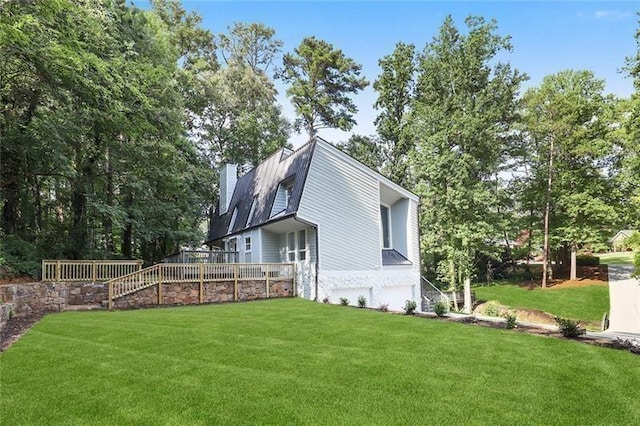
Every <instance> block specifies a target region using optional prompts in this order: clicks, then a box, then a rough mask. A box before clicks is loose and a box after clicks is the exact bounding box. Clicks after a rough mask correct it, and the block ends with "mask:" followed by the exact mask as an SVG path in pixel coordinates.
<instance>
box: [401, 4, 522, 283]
mask: <svg viewBox="0 0 640 426" xmlns="http://www.w3.org/2000/svg"><path fill="white" fill-rule="evenodd" d="M466 25H467V31H466V33H462V32H461V31H459V30H458V29H457V28H456V27H455V25H454V22H453V20H452V18H451V17H450V16H449V17H447V18H446V19H445V21H444V23H443V24H442V26H441V27H440V30H439V33H438V35H437V36H436V37H435V38H434V39H433V41H432V42H430V43H428V44H427V45H426V47H425V49H424V51H423V53H422V54H421V55H419V56H418V65H417V83H416V90H415V91H416V94H415V99H414V102H413V103H412V107H411V111H410V114H409V118H408V120H409V123H408V124H407V127H406V130H405V131H406V132H407V137H408V138H410V139H412V140H414V141H415V150H414V151H412V152H411V167H412V171H413V173H414V174H415V180H416V182H417V184H416V187H415V191H416V192H417V193H418V194H419V195H420V196H421V198H422V199H423V200H429V201H428V202H426V203H422V204H421V207H422V208H421V215H420V223H421V225H422V229H421V234H422V237H421V249H422V253H423V256H422V257H423V259H425V260H426V261H427V263H428V265H427V266H428V267H429V268H430V269H431V268H433V269H435V270H437V272H438V275H439V278H441V279H442V280H444V281H446V282H448V283H449V284H450V286H452V287H455V286H457V285H460V284H461V283H463V282H465V281H468V280H469V279H470V278H471V275H472V271H473V260H474V258H475V254H476V252H482V253H486V254H488V255H495V250H494V247H493V244H491V243H490V242H491V241H492V240H493V239H494V238H495V236H496V235H500V234H501V231H502V229H501V225H502V224H501V217H502V215H501V214H500V209H499V208H498V206H499V204H500V199H499V197H498V195H499V194H498V192H497V191H496V187H497V186H499V182H497V181H496V179H497V175H498V172H499V170H500V165H501V163H502V160H503V158H502V157H503V155H504V153H505V152H506V149H505V147H506V144H507V143H508V142H509V140H510V138H509V137H508V135H509V133H510V131H511V130H512V128H513V124H514V120H515V119H516V111H517V101H516V95H517V92H518V89H519V87H520V83H521V82H522V81H524V80H525V79H526V76H524V75H523V74H521V73H519V72H518V71H515V70H512V69H511V67H510V66H509V65H508V64H504V63H501V62H497V61H496V56H497V55H498V53H499V52H509V51H510V50H511V44H510V42H509V37H502V36H499V35H497V34H496V28H497V25H496V23H495V22H494V21H490V22H486V21H485V20H484V19H483V18H480V17H469V18H467V19H466Z"/></svg>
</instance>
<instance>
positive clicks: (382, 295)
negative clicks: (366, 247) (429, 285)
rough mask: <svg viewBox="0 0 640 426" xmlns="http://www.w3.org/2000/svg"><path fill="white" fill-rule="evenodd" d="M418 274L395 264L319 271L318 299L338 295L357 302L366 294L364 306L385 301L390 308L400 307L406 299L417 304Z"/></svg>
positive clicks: (333, 300)
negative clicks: (386, 266) (375, 267)
mask: <svg viewBox="0 0 640 426" xmlns="http://www.w3.org/2000/svg"><path fill="white" fill-rule="evenodd" d="M419 284H420V276H419V272H418V271H417V270H416V269H414V268H407V267H395V268H394V269H391V270H386V269H385V270H384V271H349V272H345V271H330V272H320V274H319V275H318V300H322V299H324V298H325V297H328V298H329V301H330V302H331V303H339V302H340V298H341V297H346V298H347V299H349V303H350V304H351V305H354V306H355V305H357V303H358V296H360V295H363V296H365V297H366V298H367V306H370V307H374V308H375V307H379V306H380V305H382V304H388V307H389V309H390V310H393V311H401V310H402V308H403V307H404V305H405V303H406V301H407V300H413V301H415V302H416V304H417V305H418V308H419V307H420V285H419Z"/></svg>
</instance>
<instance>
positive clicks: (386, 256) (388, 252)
mask: <svg viewBox="0 0 640 426" xmlns="http://www.w3.org/2000/svg"><path fill="white" fill-rule="evenodd" d="M382 265H384V266H389V265H411V262H410V261H409V259H407V258H406V257H404V256H403V255H401V254H400V253H398V252H397V251H395V250H394V249H382Z"/></svg>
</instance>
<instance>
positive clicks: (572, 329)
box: [555, 317, 587, 339]
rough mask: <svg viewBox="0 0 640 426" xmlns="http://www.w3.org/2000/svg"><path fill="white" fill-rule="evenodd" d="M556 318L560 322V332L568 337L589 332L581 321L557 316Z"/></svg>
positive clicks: (575, 336)
mask: <svg viewBox="0 0 640 426" xmlns="http://www.w3.org/2000/svg"><path fill="white" fill-rule="evenodd" d="M555 320H556V322H557V323H558V329H559V330H560V333H562V335H563V336H564V337H566V338H568V339H576V338H578V337H580V336H582V335H583V334H585V333H586V332H587V331H586V330H585V329H584V328H582V327H581V326H580V323H579V322H576V321H572V320H570V319H566V318H560V317H555Z"/></svg>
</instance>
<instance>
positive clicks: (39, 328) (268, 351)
mask: <svg viewBox="0 0 640 426" xmlns="http://www.w3.org/2000/svg"><path fill="white" fill-rule="evenodd" d="M0 363H1V364H0V367H1V370H0V372H1V378H0V390H1V392H2V395H1V396H2V397H1V398H0V403H1V406H0V418H1V419H2V424H7V425H18V424H38V425H45V424H63V423H64V424H90V425H94V424H149V425H156V424H188V425H193V424H202V425H204V424H224V425H227V424H322V425H326V424H362V425H365V424H366V425H370V424H380V425H390V424H403V425H405V424H463V423H464V424H533V423H539V424H563V425H565V424H566V425H569V424H576V425H577V424H579V425H586V424H640V404H638V393H637V390H638V389H640V358H638V357H637V356H636V355H633V354H631V353H630V352H627V351H617V350H612V349H606V348H600V347H596V346H591V345H586V344H581V343H578V342H574V341H566V340H560V339H556V338H550V337H542V336H534V335H527V334H524V333H519V332H517V331H509V330H499V329H492V328H483V327H477V326H470V325H464V324H457V323H450V322H444V321H439V320H434V319H422V318H416V317H407V316H401V315H393V314H384V313H380V312H375V311H369V310H360V309H355V308H346V307H341V306H335V305H323V304H318V303H313V302H309V301H304V300H300V299H286V300H284V299H281V300H269V301H262V302H253V303H244V304H227V305H210V306H200V307H183V308H171V309H150V310H133V311H120V312H67V313H62V314H54V315H49V316H47V317H45V318H44V320H43V321H42V322H41V323H39V324H38V325H36V326H35V327H34V328H33V329H32V330H31V331H30V332H29V333H27V335H25V336H24V337H23V338H22V339H21V340H20V341H18V342H17V343H16V344H14V346H12V347H11V348H9V350H8V351H6V352H5V353H4V354H1V355H0Z"/></svg>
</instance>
